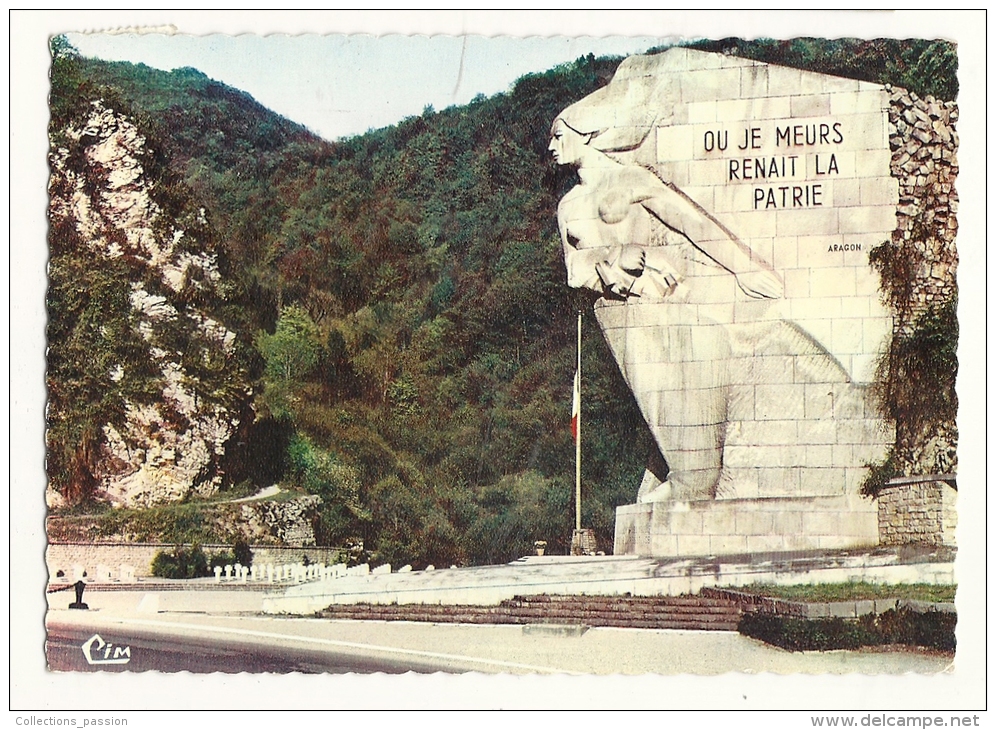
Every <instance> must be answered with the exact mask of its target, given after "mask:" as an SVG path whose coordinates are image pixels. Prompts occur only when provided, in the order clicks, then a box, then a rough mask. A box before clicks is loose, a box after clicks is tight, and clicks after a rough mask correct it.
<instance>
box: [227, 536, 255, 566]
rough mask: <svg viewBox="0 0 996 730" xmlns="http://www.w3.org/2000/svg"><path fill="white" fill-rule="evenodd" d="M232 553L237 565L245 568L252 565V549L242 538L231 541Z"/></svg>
mask: <svg viewBox="0 0 996 730" xmlns="http://www.w3.org/2000/svg"><path fill="white" fill-rule="evenodd" d="M232 555H233V556H234V557H235V562H236V563H238V564H239V565H244V566H245V567H247V568H248V567H249V566H250V565H252V549H251V548H250V547H249V543H248V542H246V541H245V540H243V539H242V538H239V539H238V540H236V541H235V542H233V543H232Z"/></svg>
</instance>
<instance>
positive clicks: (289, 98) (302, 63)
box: [67, 33, 674, 140]
mask: <svg viewBox="0 0 996 730" xmlns="http://www.w3.org/2000/svg"><path fill="white" fill-rule="evenodd" d="M67 37H68V39H69V41H70V42H71V43H72V44H73V45H74V46H75V47H76V48H77V49H79V51H80V53H82V54H83V55H84V56H90V57H95V58H102V59H105V60H110V61H131V62H133V63H144V64H146V65H148V66H151V67H153V68H159V69H163V70H166V71H169V70H172V69H175V68H182V67H184V66H191V67H193V68H196V69H199V70H200V71H202V72H204V73H205V74H207V75H208V76H210V77H211V78H213V79H215V80H218V81H222V82H224V83H226V84H228V85H229V86H234V87H235V88H237V89H241V90H243V91H246V92H248V93H249V94H251V95H252V96H253V97H254V98H255V99H256V100H257V101H258V102H260V103H261V104H263V105H264V106H266V107H269V108H270V109H272V110H273V111H275V112H277V113H278V114H281V115H283V116H285V117H287V118H288V119H291V120H293V121H295V122H298V123H300V124H303V125H304V126H306V127H308V128H309V129H310V130H311V131H313V132H315V133H317V134H319V135H320V136H322V137H324V138H326V139H329V140H334V139H336V138H339V137H344V136H350V135H356V134H363V133H364V132H366V131H368V130H369V129H375V128H379V127H384V126H387V125H391V124H396V123H397V122H399V121H401V120H402V119H404V118H405V117H409V116H413V115H417V114H421V113H422V111H423V110H424V109H425V107H426V106H427V105H430V104H431V105H432V106H433V107H434V108H435V109H437V110H441V109H444V108H446V107H448V106H452V105H454V104H466V103H468V102H469V101H471V100H472V99H473V98H474V97H475V96H476V95H478V94H484V95H486V96H491V95H493V94H496V93H500V92H504V91H507V90H509V88H510V87H511V84H512V83H513V82H514V81H515V80H516V79H518V78H519V77H521V76H523V75H524V74H527V73H531V72H541V71H546V70H547V69H550V68H552V67H554V66H556V65H558V64H561V63H565V62H569V61H574V60H575V59H577V58H579V57H580V56H584V55H587V54H588V53H594V54H595V55H596V56H601V55H617V56H625V55H630V54H633V53H641V52H643V51H646V50H647V49H648V48H652V47H654V46H660V45H665V44H667V43H670V42H673V41H674V38H670V39H669V38H665V37H650V36H638V37H611V38H593V37H590V36H587V37H573V38H569V37H553V38H543V37H538V36H532V37H529V38H510V37H507V36H505V37H496V38H488V37H485V36H481V35H474V36H464V37H462V38H461V37H456V36H444V35H436V36H431V37H430V36H407V35H389V36H385V37H376V36H373V35H303V36H302V35H298V36H291V35H268V36H262V35H251V34H244V35H234V36H233V35H220V34H215V35H202V36H198V35H184V34H172V35H167V34H114V33H68V34H67Z"/></svg>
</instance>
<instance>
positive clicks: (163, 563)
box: [152, 545, 210, 579]
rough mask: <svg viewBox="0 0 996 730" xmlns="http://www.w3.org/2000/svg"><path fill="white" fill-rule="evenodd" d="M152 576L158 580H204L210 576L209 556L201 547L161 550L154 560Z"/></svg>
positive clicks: (179, 547)
mask: <svg viewBox="0 0 996 730" xmlns="http://www.w3.org/2000/svg"><path fill="white" fill-rule="evenodd" d="M152 575H154V576H156V577H158V578H174V579H187V578H204V577H206V576H208V575H210V572H209V571H208V561H207V556H206V555H205V554H204V551H203V550H201V546H200V545H194V546H192V547H190V548H185V547H183V546H182V545H177V546H176V547H175V548H173V549H172V550H171V551H165V550H160V551H159V552H158V553H156V554H155V557H153V558H152Z"/></svg>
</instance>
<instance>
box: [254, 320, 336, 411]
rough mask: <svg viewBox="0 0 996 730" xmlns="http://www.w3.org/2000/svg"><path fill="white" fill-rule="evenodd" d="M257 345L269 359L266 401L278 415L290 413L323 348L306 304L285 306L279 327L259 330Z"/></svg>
mask: <svg viewBox="0 0 996 730" xmlns="http://www.w3.org/2000/svg"><path fill="white" fill-rule="evenodd" d="M256 347H257V348H258V349H259V352H260V354H261V355H262V356H263V360H264V361H265V363H266V370H265V374H264V377H263V383H264V388H265V389H264V391H263V402H264V403H265V405H266V406H267V407H268V408H269V410H270V412H271V413H273V414H274V415H275V416H277V417H281V418H285V417H290V416H291V415H292V413H293V402H294V400H295V398H296V396H297V393H298V391H299V390H300V388H301V386H302V385H303V383H304V381H305V378H306V377H307V376H308V374H309V373H310V372H311V371H312V370H313V369H314V367H315V365H317V364H318V358H319V355H320V354H321V351H322V341H321V336H320V333H319V331H318V327H317V326H315V323H314V322H313V321H312V320H311V317H309V316H308V313H307V312H306V311H305V310H304V308H303V307H299V306H296V305H291V306H288V307H284V308H283V309H282V310H281V311H280V317H279V319H277V327H276V331H275V332H274V333H273V334H272V335H271V334H268V333H266V332H260V333H259V334H258V335H257V337H256Z"/></svg>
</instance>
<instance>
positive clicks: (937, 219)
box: [886, 87, 958, 334]
mask: <svg viewBox="0 0 996 730" xmlns="http://www.w3.org/2000/svg"><path fill="white" fill-rule="evenodd" d="M886 88H889V87H886ZM889 91H890V94H889V123H890V130H889V131H890V136H889V146H890V147H891V148H892V150H893V153H892V163H891V169H892V175H893V177H895V178H896V179H897V180H899V207H898V208H897V210H896V230H895V231H893V233H892V244H893V245H894V246H897V247H900V248H902V249H904V253H906V254H907V255H910V256H912V257H913V260H914V262H915V263H916V264H917V267H916V270H915V278H914V279H913V281H912V284H913V290H912V297H911V299H910V309H909V312H908V316H905V317H903V316H902V314H904V313H897V314H900V316H898V317H897V318H896V320H895V324H896V333H897V334H899V332H900V331H903V330H909V329H910V328H912V326H913V323H914V322H915V321H916V318H917V316H918V315H919V314H921V313H923V312H924V311H925V310H926V309H927V307H929V306H931V305H936V304H940V303H941V302H944V301H947V300H948V299H950V298H951V295H952V294H953V293H954V292H955V291H956V286H957V284H956V281H955V274H956V270H957V266H958V253H957V251H956V249H955V236H956V235H957V233H958V219H957V212H958V193H957V191H956V189H955V178H956V177H957V175H958V154H957V153H958V133H957V132H956V131H955V123H956V122H957V121H958V106H957V105H956V104H955V102H953V101H947V102H942V101H937V100H936V99H934V98H933V97H931V96H928V97H927V98H926V99H920V98H919V97H918V96H917V95H916V94H911V93H910V92H908V91H906V90H905V89H898V88H890V89H889Z"/></svg>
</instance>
